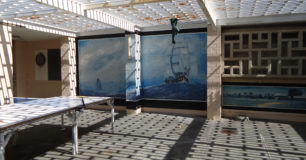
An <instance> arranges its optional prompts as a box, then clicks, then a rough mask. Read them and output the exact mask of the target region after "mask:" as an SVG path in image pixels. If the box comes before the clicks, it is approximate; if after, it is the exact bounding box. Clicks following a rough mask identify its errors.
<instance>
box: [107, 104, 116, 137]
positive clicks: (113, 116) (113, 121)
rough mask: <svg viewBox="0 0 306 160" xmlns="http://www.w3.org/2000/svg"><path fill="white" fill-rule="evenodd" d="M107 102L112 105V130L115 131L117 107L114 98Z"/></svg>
mask: <svg viewBox="0 0 306 160" xmlns="http://www.w3.org/2000/svg"><path fill="white" fill-rule="evenodd" d="M107 104H108V105H109V106H110V107H111V114H112V130H113V131H114V123H115V109H114V99H111V100H108V101H107Z"/></svg>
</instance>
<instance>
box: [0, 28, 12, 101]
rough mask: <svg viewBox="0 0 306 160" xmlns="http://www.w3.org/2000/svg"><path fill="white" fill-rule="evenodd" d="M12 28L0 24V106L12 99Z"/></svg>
mask: <svg viewBox="0 0 306 160" xmlns="http://www.w3.org/2000/svg"><path fill="white" fill-rule="evenodd" d="M12 55H13V54H12V27H10V26H7V25H5V24H3V25H2V24H0V104H1V105H4V104H8V103H11V100H12V99H11V98H12V97H13V86H12V84H13V56H12Z"/></svg>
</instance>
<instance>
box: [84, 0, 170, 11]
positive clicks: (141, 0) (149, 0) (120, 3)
mask: <svg viewBox="0 0 306 160" xmlns="http://www.w3.org/2000/svg"><path fill="white" fill-rule="evenodd" d="M171 1H172V0H129V1H115V2H107V3H98V4H89V5H86V6H84V9H85V10H93V9H103V8H117V7H130V6H133V5H137V4H146V3H158V2H171Z"/></svg>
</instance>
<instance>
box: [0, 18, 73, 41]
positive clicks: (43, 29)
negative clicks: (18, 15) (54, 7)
mask: <svg viewBox="0 0 306 160" xmlns="http://www.w3.org/2000/svg"><path fill="white" fill-rule="evenodd" d="M2 23H7V24H9V25H12V26H17V27H23V28H27V29H30V30H35V31H41V32H47V33H52V34H57V35H62V36H68V37H76V36H77V35H76V33H74V32H68V31H65V30H61V29H56V28H53V27H48V26H45V25H39V24H32V23H28V22H23V21H19V20H2Z"/></svg>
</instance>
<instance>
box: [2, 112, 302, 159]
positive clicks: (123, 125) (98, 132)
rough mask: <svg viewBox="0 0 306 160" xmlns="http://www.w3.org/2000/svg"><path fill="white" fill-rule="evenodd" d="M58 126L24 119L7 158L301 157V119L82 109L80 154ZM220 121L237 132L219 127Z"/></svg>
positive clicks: (55, 121)
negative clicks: (112, 114) (112, 121)
mask: <svg viewBox="0 0 306 160" xmlns="http://www.w3.org/2000/svg"><path fill="white" fill-rule="evenodd" d="M65 121H66V122H67V126H66V129H65V130H61V126H60V116H58V117H54V118H51V119H48V120H44V121H40V122H37V123H34V124H31V125H27V126H25V127H24V129H22V130H20V132H19V134H18V138H17V139H16V141H15V143H16V144H15V145H13V143H12V142H13V141H11V142H10V144H9V145H8V146H7V149H6V158H7V160H27V159H36V160H54V159H86V160H88V159H116V160H121V159H139V160H145V159H164V160H183V159H189V160H197V159H218V160H220V159H233V160H237V159H247V160H250V159H254V160H258V159H259V160H264V159H273V160H274V159H282V160H285V159H290V160H293V159H296V160H302V159H306V125H305V123H285V122H266V121H255V120H250V121H243V122H242V121H239V120H230V119H223V120H222V121H208V120H206V119H204V118H202V117H192V116H179V115H169V114H156V113H141V114H140V115H137V116H135V115H125V114H124V113H117V114H116V121H115V130H114V132H112V131H111V126H110V125H109V124H110V113H109V112H107V111H96V110H86V111H85V112H84V113H83V114H82V117H81V121H80V127H79V150H80V154H79V155H76V156H73V155H71V147H72V138H71V127H70V123H68V119H66V120H65ZM223 127H231V128H237V133H233V134H230V133H224V132H221V130H222V128H223Z"/></svg>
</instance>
